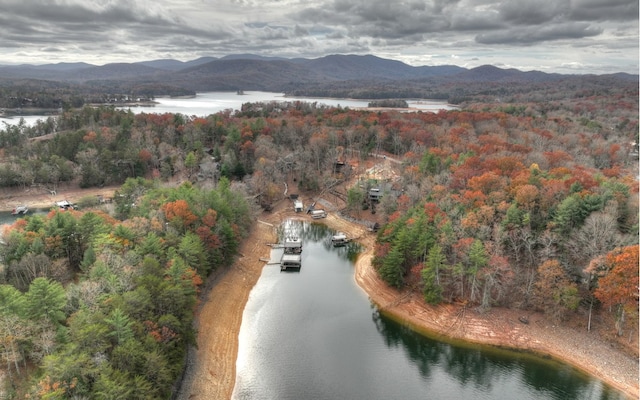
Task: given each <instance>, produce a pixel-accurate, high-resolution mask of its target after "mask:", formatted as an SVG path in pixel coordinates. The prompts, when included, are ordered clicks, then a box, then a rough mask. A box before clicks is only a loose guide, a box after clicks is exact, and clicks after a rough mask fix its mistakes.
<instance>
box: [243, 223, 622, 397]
mask: <svg viewBox="0 0 640 400" xmlns="http://www.w3.org/2000/svg"><path fill="white" fill-rule="evenodd" d="M285 229H287V230H289V231H293V232H296V234H298V235H299V236H300V237H301V238H302V240H303V252H302V267H301V269H300V270H299V271H297V272H282V271H280V267H279V266H278V265H267V266H265V268H264V269H263V272H262V275H261V277H260V279H259V280H258V282H257V284H256V286H255V287H254V288H253V290H252V292H251V294H250V297H249V300H248V302H247V304H246V307H245V309H244V314H243V320H242V327H241V330H240V336H239V340H240V345H239V352H238V359H237V363H236V365H237V376H236V386H235V388H234V393H233V399H234V400H245V399H246V400H249V399H251V400H261V399H263V400H276V399H277V400H286V399H305V400H326V399H371V400H376V399H380V400H382V399H385V400H387V399H403V400H404V399H474V400H483V399H486V400H493V399H505V400H506V399H509V400H511V399H518V400H540V399H556V400H570V399H575V400H578V399H579V400H590V399H592V400H596V399H597V400H605V399H624V396H623V395H621V394H619V393H618V392H616V391H614V390H613V389H610V388H609V387H608V386H606V385H604V384H602V383H601V382H600V381H598V380H594V379H591V378H590V377H588V376H586V375H584V374H582V373H581V372H579V371H577V370H575V369H574V368H572V367H570V366H567V365H563V364H560V363H556V362H551V361H548V360H543V359H540V358H536V357H533V356H530V355H524V354H520V353H515V352H506V351H499V350H494V349H491V348H478V346H468V347H461V346H453V345H450V344H447V343H442V342H438V341H434V340H431V339H428V338H426V337H424V336H422V335H420V334H418V333H416V332H414V331H412V330H411V329H409V328H407V327H406V326H404V325H402V324H399V323H396V322H394V321H392V320H390V319H388V318H386V317H385V316H384V315H380V314H379V313H378V312H377V310H376V308H375V307H373V306H372V305H371V303H370V301H369V299H368V297H367V295H366V294H365V293H364V292H363V291H362V290H361V289H360V288H359V287H358V286H357V284H356V282H355V279H354V266H353V263H352V262H351V261H350V255H351V254H353V253H354V249H353V248H349V247H341V248H333V247H332V246H331V243H330V237H331V235H332V232H331V231H329V230H328V229H327V228H326V227H325V226H323V225H320V224H308V223H303V222H298V221H288V222H287V223H286V224H285ZM272 259H273V260H278V259H279V253H277V251H276V250H274V251H273V254H272Z"/></svg>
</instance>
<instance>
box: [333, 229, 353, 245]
mask: <svg viewBox="0 0 640 400" xmlns="http://www.w3.org/2000/svg"><path fill="white" fill-rule="evenodd" d="M331 243H332V244H333V246H334V247H339V246H344V245H346V244H347V243H349V239H348V238H347V235H345V234H344V233H342V232H338V233H336V234H335V235H333V236H331Z"/></svg>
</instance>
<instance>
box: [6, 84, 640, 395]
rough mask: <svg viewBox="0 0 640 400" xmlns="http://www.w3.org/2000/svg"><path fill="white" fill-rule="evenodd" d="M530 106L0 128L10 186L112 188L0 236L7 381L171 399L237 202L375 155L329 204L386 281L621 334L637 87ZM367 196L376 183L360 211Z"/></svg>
mask: <svg viewBox="0 0 640 400" xmlns="http://www.w3.org/2000/svg"><path fill="white" fill-rule="evenodd" d="M542 95H543V93H542V92H536V93H529V94H528V96H527V99H526V101H524V100H523V101H520V102H510V103H506V102H504V101H503V102H493V101H494V100H495V99H492V100H491V102H489V101H487V102H483V103H480V102H476V103H467V104H466V106H465V108H464V109H461V110H458V111H441V112H438V113H423V112H414V113H400V112H394V111H388V112H371V111H355V110H349V109H342V108H328V107H321V106H316V105H312V104H306V103H301V102H291V103H286V104H285V103H269V104H245V105H244V106H243V109H242V110H241V111H239V112H235V113H232V112H225V113H219V114H215V115H211V116H208V117H206V118H195V117H188V116H185V115H173V114H164V115H155V114H138V115H134V114H133V113H131V112H125V111H117V110H115V109H114V108H110V107H98V108H89V107H85V108H83V109H80V110H68V111H65V112H64V113H63V114H62V115H60V116H59V117H57V118H51V119H50V120H49V121H46V122H44V123H42V124H38V125H36V126H34V127H27V126H17V127H9V128H5V129H4V130H2V131H0V148H1V152H0V186H2V187H37V186H40V187H41V188H45V189H47V190H53V189H55V188H57V187H58V186H59V185H61V184H65V185H68V184H78V185H80V186H82V187H96V186H101V185H113V184H123V186H122V188H121V189H120V190H119V191H118V192H117V194H116V196H115V197H114V206H113V210H112V211H111V213H110V214H108V213H107V212H106V211H107V210H108V209H106V208H103V207H104V206H96V208H94V209H92V208H87V210H86V211H72V212H68V211H67V212H61V211H52V212H51V213H49V214H48V215H43V216H36V215H34V216H30V217H28V218H27V219H26V220H21V221H19V222H17V223H15V224H14V225H13V226H11V227H10V228H8V229H7V230H6V231H5V232H4V233H3V240H4V242H5V245H4V246H2V248H1V253H2V258H3V267H2V269H1V270H0V283H2V285H1V286H0V318H2V321H0V356H1V357H2V362H3V364H4V365H5V368H6V369H7V370H8V371H9V372H10V373H11V376H12V380H13V382H16V383H21V385H19V386H18V387H19V388H18V389H16V390H17V391H16V392H13V393H14V394H16V395H17V393H19V394H21V395H23V394H25V393H26V392H28V393H30V394H31V396H32V397H44V398H60V397H73V396H77V397H78V398H82V397H86V398H115V397H118V398H126V397H136V398H137V397H138V394H140V396H141V397H140V398H167V397H168V396H169V395H170V393H171V388H172V385H173V384H175V382H176V380H177V379H178V377H179V376H180V373H181V369H182V366H183V365H182V362H183V360H184V352H185V350H186V346H187V345H188V344H190V343H192V340H193V329H192V325H191V322H192V318H193V312H194V309H195V305H196V301H197V292H198V290H199V288H200V285H201V282H202V281H203V280H204V279H206V277H207V276H208V275H209V274H210V273H211V271H213V270H215V269H216V268H219V267H220V266H223V265H227V264H229V263H230V260H231V258H232V257H233V256H234V254H235V252H236V249H237V245H238V243H239V241H240V240H241V239H242V237H243V234H244V233H245V232H246V230H247V228H248V226H249V225H250V223H251V221H252V215H253V214H252V212H251V209H252V207H253V206H254V204H252V203H248V202H247V200H246V199H252V201H253V199H256V202H257V203H258V204H260V205H262V206H264V207H265V208H268V207H269V205H270V204H272V203H273V202H274V201H276V200H278V199H280V198H281V196H282V191H283V190H282V187H283V185H282V183H283V182H286V181H287V180H293V179H295V181H296V183H297V184H298V186H299V187H300V188H301V190H308V191H310V193H321V192H323V191H326V190H328V189H329V188H332V187H335V185H336V184H337V183H339V182H352V179H351V178H352V177H353V176H354V175H355V174H356V173H358V172H362V171H361V170H360V169H361V165H363V164H364V161H365V160H367V159H368V158H370V157H371V156H378V155H380V156H381V155H384V156H385V157H386V159H387V160H388V161H389V162H390V163H393V165H394V166H395V170H396V171H395V172H396V174H395V176H394V177H393V178H391V177H390V178H389V180H388V181H382V180H381V179H377V180H376V179H369V180H359V181H355V182H353V184H352V185H351V186H349V187H348V189H347V191H346V193H343V194H344V197H345V198H346V199H347V207H346V209H345V210H343V213H344V214H346V215H349V216H351V217H354V218H357V219H360V220H367V219H371V220H373V218H374V217H375V219H376V220H377V221H380V222H382V226H381V228H380V229H379V231H378V236H377V244H376V256H375V259H374V264H375V267H376V269H377V270H378V272H379V274H380V276H381V277H383V278H384V279H385V281H386V282H388V284H389V285H393V286H396V287H399V288H411V289H413V290H420V291H421V292H422V293H423V295H424V298H425V301H427V302H429V303H439V302H457V303H461V304H467V305H468V306H472V307H475V308H477V309H479V310H482V309H487V308H489V307H494V306H504V307H513V308H519V309H522V310H542V311H544V312H545V313H546V314H547V315H548V316H549V317H550V318H553V319H555V320H557V321H558V323H562V321H563V319H565V318H566V317H567V316H568V315H571V313H574V312H576V310H592V311H593V312H594V313H603V314H609V313H611V314H612V315H614V316H615V321H616V327H615V330H614V327H613V326H612V327H611V329H612V331H615V332H616V333H618V334H620V335H624V334H629V332H630V331H631V330H633V329H635V327H637V317H638V316H637V309H638V296H637V287H638V243H637V241H638V180H637V176H638V169H637V166H638V155H637V143H638V90H637V85H636V86H634V85H631V86H629V87H617V88H613V89H610V90H606V91H603V92H598V91H591V92H589V93H584V95H583V96H576V97H571V98H562V96H561V94H560V93H555V92H553V93H550V94H549V97H548V98H549V100H546V101H536V100H534V99H533V97H535V96H542ZM143 178H144V179H143ZM176 180H178V181H182V182H184V183H183V184H181V185H179V186H178V187H174V188H167V187H165V185H164V184H165V183H169V182H175V181H176ZM375 187H384V188H387V189H384V190H383V195H382V197H381V198H380V199H379V200H376V201H370V200H368V193H369V192H368V191H369V189H370V188H375ZM374 211H375V214H372V212H374ZM26 376H30V377H32V378H26ZM18 391H19V392H18ZM142 394H145V395H144V396H147V397H144V396H143V395H142Z"/></svg>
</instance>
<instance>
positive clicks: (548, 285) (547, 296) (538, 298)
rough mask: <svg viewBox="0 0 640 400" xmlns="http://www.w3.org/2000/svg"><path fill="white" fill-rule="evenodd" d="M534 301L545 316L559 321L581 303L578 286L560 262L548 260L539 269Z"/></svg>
mask: <svg viewBox="0 0 640 400" xmlns="http://www.w3.org/2000/svg"><path fill="white" fill-rule="evenodd" d="M534 299H535V302H536V304H537V305H538V307H540V308H541V309H542V310H544V312H545V314H548V315H550V316H551V317H552V318H553V319H555V320H557V321H561V320H562V319H564V317H565V315H566V314H567V312H569V311H575V310H576V309H577V308H578V304H579V302H580V297H579V296H578V287H577V285H576V284H575V283H574V282H573V281H572V280H571V279H570V278H569V276H567V274H566V273H565V271H564V268H562V265H560V262H559V261H558V260H547V261H545V262H543V263H542V264H541V265H540V266H539V267H538V280H537V281H536V283H535V286H534Z"/></svg>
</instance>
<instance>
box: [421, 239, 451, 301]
mask: <svg viewBox="0 0 640 400" xmlns="http://www.w3.org/2000/svg"><path fill="white" fill-rule="evenodd" d="M446 261H447V259H446V257H445V255H444V253H443V252H442V247H440V245H438V244H436V245H433V246H432V247H431V249H430V250H429V253H428V255H427V260H426V261H425V267H424V268H423V269H422V281H423V284H424V287H423V289H422V294H423V296H424V301H426V302H427V303H429V304H438V303H440V302H441V301H442V285H441V284H440V271H442V270H443V269H444V268H445V266H446V264H445V263H446Z"/></svg>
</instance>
